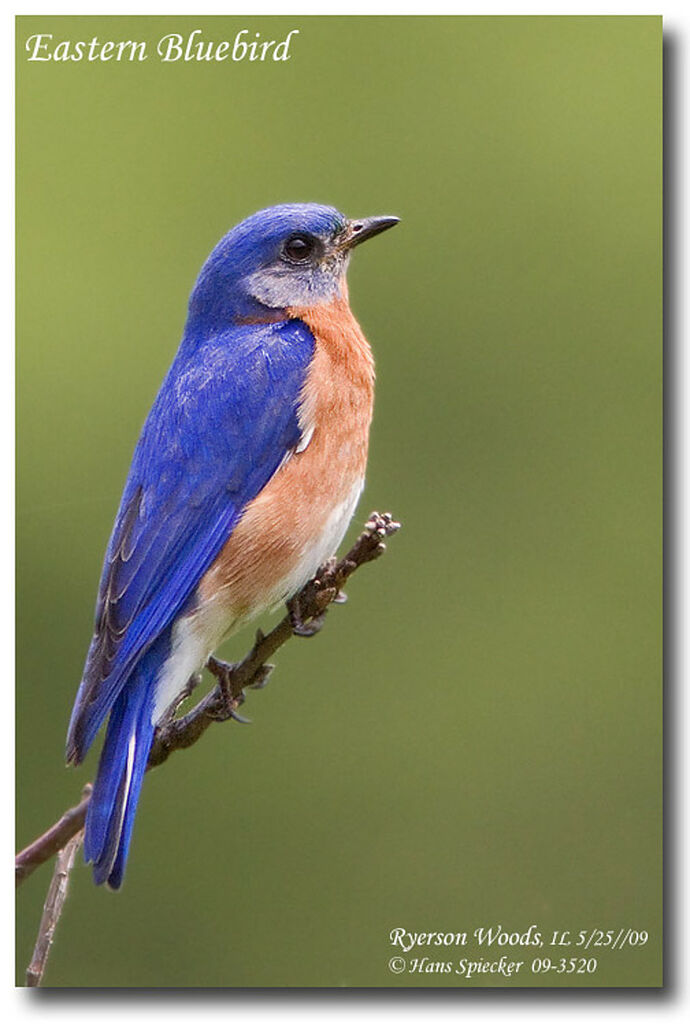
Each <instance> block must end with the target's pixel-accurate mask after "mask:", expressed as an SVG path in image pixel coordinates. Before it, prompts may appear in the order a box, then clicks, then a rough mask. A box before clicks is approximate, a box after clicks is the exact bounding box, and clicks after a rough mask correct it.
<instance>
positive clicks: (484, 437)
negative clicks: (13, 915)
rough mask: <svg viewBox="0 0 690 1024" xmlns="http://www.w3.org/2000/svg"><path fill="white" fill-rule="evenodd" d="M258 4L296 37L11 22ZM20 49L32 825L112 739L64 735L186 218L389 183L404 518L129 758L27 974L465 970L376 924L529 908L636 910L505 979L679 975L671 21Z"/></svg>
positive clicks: (179, 272)
mask: <svg viewBox="0 0 690 1024" xmlns="http://www.w3.org/2000/svg"><path fill="white" fill-rule="evenodd" d="M245 27H247V28H249V29H250V30H252V31H260V32H261V36H262V38H264V39H265V38H271V39H281V38H283V37H284V36H285V34H286V33H287V31H288V30H290V29H292V28H299V30H300V34H299V36H296V37H293V43H292V46H291V53H292V59H291V60H290V61H289V62H287V63H274V62H269V63H265V64H260V63H253V64H250V63H242V64H232V63H221V64H211V65H208V64H196V63H194V64H191V63H187V64H184V63H179V64H168V65H165V64H160V63H159V62H158V61H157V60H156V59H155V58H153V57H151V58H149V60H148V62H146V63H144V64H134V65H131V64H127V63H123V64H116V63H86V62H83V63H72V64H56V63H27V62H26V59H25V56H26V55H25V53H24V50H23V45H24V41H25V40H26V38H27V37H28V36H29V35H31V34H32V33H34V32H52V33H53V34H54V36H55V42H57V41H58V40H59V39H65V38H67V39H72V40H77V39H85V40H89V39H90V38H91V37H92V36H93V35H98V37H99V38H100V39H101V40H106V39H113V40H117V39H130V38H133V39H144V40H146V41H147V42H148V44H149V49H150V50H151V51H153V50H154V49H155V43H156V41H157V40H158V39H159V38H160V37H161V36H163V35H164V34H166V33H168V32H174V31H179V32H181V33H183V34H184V33H187V32H189V31H191V30H192V29H194V28H201V29H203V33H204V37H205V38H207V39H214V40H216V41H219V40H222V39H232V38H233V37H234V35H235V33H236V32H237V31H239V30H240V29H242V28H245ZM17 70H18V91H17V103H18V129H17V142H18V181H17V198H18V233H19V250H18V271H19V285H18V306H17V322H18V332H19V338H18V387H19V392H18V412H19V431H18V437H19V450H18V469H19V491H18V498H19V504H18V517H17V526H18V582H19V595H18V608H17V611H18V680H19V685H18V699H17V725H18V733H17V736H18V742H17V777H18V804H17V806H18V835H17V841H18V843H19V844H21V845H23V844H24V843H26V842H28V841H29V840H30V839H32V838H33V837H34V835H35V834H37V833H38V832H40V831H42V830H43V829H44V828H45V827H46V826H47V825H48V824H50V823H51V822H52V821H53V820H54V819H55V818H56V817H57V816H58V815H59V813H60V812H61V811H62V810H63V809H64V808H65V807H67V806H70V805H71V804H72V803H74V802H76V799H77V798H78V794H79V791H80V788H81V786H82V784H83V783H84V782H86V781H87V780H88V779H89V778H91V777H92V774H93V771H94V766H95V756H94V755H93V754H92V755H91V756H90V758H89V760H88V762H87V764H86V765H85V766H84V767H83V768H81V769H79V770H78V771H74V770H69V771H68V770H66V769H64V768H63V743H64V736H65V730H66V726H67V721H68V717H69V712H70V709H71V705H72V701H73V698H74V693H75V690H76V686H77V683H78V681H79V678H80V673H81V668H82V664H83V658H84V655H85V652H86V647H87V645H88V640H89V637H90V632H91V624H92V614H93V602H94V598H95V590H96V585H97V580H98V575H99V571H100V565H101V559H102V555H103V550H104V547H105V544H106V541H107V538H108V535H109V531H110V527H111V524H112V519H113V515H114V512H115V509H116V506H117V502H118V499H119V494H120V491H121V488H122V485H123V482H124V479H125V476H126V473H127V467H128V463H129V459H130V455H131V451H132V448H133V445H134V443H135V441H136V438H137V435H138V431H139V429H140V426H141V423H142V421H143V419H144V417H145V415H146V412H147V410H148V407H149V405H150V403H151V401H152V399H153V397H154V395H155V393H156V390H157V388H158V386H159V383H160V381H161V379H162V377H163V374H164V372H165V370H166V368H167V366H168V364H169V362H170V360H171V358H172V356H173V354H174V351H175V348H176V346H177V343H178V340H179V337H180V332H181V329H182V325H183V321H184V317H185V308H186V301H187V296H188V294H189V291H190V288H191V286H192V284H193V281H194V279H195V276H196V274H197V272H198V269H199V267H200V266H201V264H202V262H203V260H204V259H205V257H206V255H207V254H208V252H209V251H210V249H211V248H212V246H213V245H214V244H215V242H216V241H217V240H218V238H219V237H220V236H221V235H222V234H223V233H224V232H225V231H226V230H228V229H229V228H230V227H231V226H232V224H234V223H235V222H237V221H238V220H240V219H242V218H243V217H245V216H246V215H248V214H249V213H251V212H253V211H254V210H255V209H257V208H260V207H263V206H268V205H271V204H273V203H276V202H284V201H306V200H315V201H320V202H326V203H332V204H334V205H336V206H338V207H339V208H340V209H342V210H344V211H345V212H346V213H348V214H350V215H352V216H363V215H369V214H376V213H396V214H398V215H400V216H401V217H402V221H403V222H402V224H401V225H400V226H399V227H398V228H396V230H395V231H394V232H391V233H390V234H387V235H386V236H385V237H382V238H380V239H376V240H375V241H374V242H372V243H371V245H367V246H366V247H364V248H363V249H361V250H358V251H357V254H356V257H355V258H354V259H353V265H352V268H351V272H350V294H351V302H352V306H353V308H354V311H355V313H356V315H357V316H358V318H359V319H360V321H361V323H362V325H363V327H364V329H365V332H366V334H367V336H368V337H369V339H370V340H371V342H372V345H373V348H374V350H375V354H376V358H377V369H378V391H377V405H376V414H375V420H374V425H373V434H372V446H371V458H370V463H369V471H368V482H367V489H366V492H365V495H364V497H363V499H362V503H361V505H360V508H359V510H358V514H357V523H361V522H362V521H363V520H364V518H365V517H366V515H367V513H368V512H369V511H370V510H371V509H372V508H378V509H381V510H383V509H387V510H390V511H392V512H393V513H394V514H395V515H396V516H397V517H398V518H400V519H401V520H402V522H403V523H404V529H403V531H402V532H401V533H400V534H399V536H398V537H396V538H395V539H394V540H393V541H391V543H390V550H389V554H388V555H387V556H386V558H385V559H384V560H383V561H381V562H380V563H378V564H377V565H376V566H372V567H368V568H365V569H364V570H362V572H361V573H360V574H358V575H357V577H356V578H355V579H354V580H353V581H352V583H351V585H350V588H349V591H350V603H349V604H348V605H347V606H346V607H344V608H335V609H333V610H332V611H331V613H330V615H329V621H328V625H327V628H326V629H325V630H324V632H323V633H322V634H321V635H320V636H319V637H318V638H316V639H314V640H312V641H310V642H307V641H302V640H295V641H293V642H292V643H290V644H289V645H288V646H287V647H286V648H284V649H283V650H282V651H281V652H280V653H279V655H278V658H277V661H278V668H277V670H276V672H275V673H274V676H273V677H272V680H271V683H270V685H269V687H268V688H267V689H266V690H265V691H263V692H261V693H253V694H252V695H251V697H250V699H249V701H248V702H247V705H245V710H246V712H247V714H249V715H250V716H251V717H252V718H253V719H254V724H253V725H252V726H251V727H250V728H239V727H238V726H236V725H229V726H222V727H215V728H213V729H212V730H210V732H209V733H208V734H207V735H206V736H205V738H204V740H203V742H201V743H199V744H198V745H197V746H196V747H195V748H194V749H193V750H191V751H187V752H183V753H178V754H176V755H175V756H174V757H173V758H172V759H171V760H170V761H169V762H168V763H167V764H166V765H165V767H163V768H160V769H159V770H157V771H155V772H154V773H152V774H151V775H150V776H149V777H148V778H147V781H146V783H145V786H144V790H143V795H142V800H141V805H140V811H139V816H138V820H137V826H136V830H135V837H134V842H133V849H132V856H131V860H130V865H129V871H128V876H127V879H126V884H125V886H124V888H123V890H122V892H121V893H120V894H119V895H116V896H113V895H111V894H110V893H108V892H106V891H104V890H102V889H96V888H95V887H94V886H93V885H92V883H91V880H90V873H89V871H87V869H85V868H84V866H83V865H82V864H81V862H80V863H79V866H78V867H77V869H76V870H75V872H74V875H73V881H72V889H71V894H70V898H69V902H68V905H67V907H66V911H65V913H64V916H63V919H62V921H61V923H60V927H59V932H58V936H57V941H56V944H55V947H54V951H53V954H52V958H51V961H50V964H49V968H48V973H47V976H46V983H47V984H49V985H56V986H81V985H87V986H94V985H113V986H128V985H131V986H159V985H160V986H163V985H166V986H167V985H179V986H225V985H228V986H253V985H257V986H284V985H290V986H340V985H346V986H392V987H396V988H397V987H401V986H406V985H409V986H413V985H448V984H451V985H453V984H458V985H463V984H466V982H465V981H464V980H463V979H461V978H459V977H454V976H451V977H448V976H444V975H426V976H425V975H412V974H404V975H401V976H399V977H397V976H394V975H393V974H391V973H390V971H389V970H388V966H387V965H388V959H389V957H390V956H391V955H392V954H393V953H395V952H398V953H400V952H401V951H400V950H394V949H393V948H392V947H391V946H390V945H389V941H388V934H389V931H390V929H391V928H393V927H397V926H401V927H405V928H407V929H410V930H413V931H419V932H421V931H432V930H434V931H459V930H467V931H472V930H473V929H474V928H476V927H478V926H481V925H484V926H489V925H496V924H501V925H503V926H504V927H505V928H506V929H508V930H513V929H524V928H527V927H528V926H529V925H530V924H531V923H533V922H534V923H536V924H537V925H538V927H539V928H540V929H541V930H542V931H543V932H544V933H549V934H550V932H551V931H552V930H553V929H571V930H573V931H576V930H578V929H580V928H591V927H600V928H603V929H609V928H612V929H616V930H617V929H619V928H620V927H622V926H624V927H628V926H631V927H633V928H637V929H646V930H647V931H649V933H650V936H651V938H650V941H649V943H648V944H647V946H646V947H645V948H643V949H637V950H632V951H630V950H626V951H621V952H615V953H611V952H609V953H600V956H599V962H600V966H599V970H598V972H597V974H596V975H594V976H575V977H574V978H573V977H569V978H567V977H558V976H555V975H550V976H546V977H545V976H543V975H532V974H530V973H525V971H524V970H523V972H522V973H521V974H520V975H519V976H518V978H517V979H514V980H513V981H511V982H509V984H511V985H516V984H517V985H520V984H522V985H540V984H543V985H559V984H571V983H572V984H582V985H585V984H589V985H591V984H594V985H640V986H652V985H658V984H660V981H661V894H660V881H661V594H662V589H661V568H662V564H661V21H660V19H658V18H517V19H511V18H457V19H454V18H311V19H310V18H298V17H294V18H292V17H291V18H286V19H275V18H274V19H270V18H208V17H207V18H201V17H200V18H181V17H174V18H172V17H170V18H148V17H146V18H144V17H142V18H134V17H130V18H101V17H99V18H51V17H41V18H35V17H25V18H20V19H19V21H18V57H17ZM354 531H355V526H354V525H353V528H352V531H351V534H350V536H352V535H353V534H354ZM249 641H250V634H249V633H247V634H245V635H243V636H240V637H237V638H235V640H234V641H233V642H231V644H230V645H229V647H228V649H227V651H226V653H227V654H229V655H230V656H232V654H233V652H234V653H235V654H236V655H237V654H239V653H241V652H242V651H243V650H244V649H245V648H246V647H247V645H248V643H249ZM49 877H50V869H49V868H48V867H47V866H44V867H43V868H42V869H41V870H40V871H39V872H37V873H36V874H35V875H34V876H33V877H32V878H31V879H30V880H29V881H28V882H26V883H25V885H24V886H23V888H22V889H21V890H20V892H19V897H18V941H17V957H18V974H17V977H18V982H19V983H20V984H21V983H22V982H23V971H24V968H25V966H26V964H27V962H28V960H29V956H30V952H31V948H32V944H33V940H34V938H35V934H36V929H37V925H38V920H39V916H40V910H41V906H42V901H43V898H44V895H45V890H46V887H47V884H48V880H49ZM468 951H469V952H472V950H468ZM419 952H420V955H423V954H424V953H428V954H429V955H431V956H432V958H433V959H441V960H450V959H452V956H453V954H452V952H448V953H447V952H445V951H443V950H441V951H439V950H434V949H433V948H432V949H431V950H421V951H419ZM474 952H479V953H480V954H481V955H485V956H489V955H491V956H493V953H491V954H489V953H488V952H487V950H486V949H483V950H479V951H478V950H477V949H476V947H475V949H474ZM548 952H550V951H549V950H548V949H544V950H543V951H541V954H542V955H543V954H546V953H548ZM571 952H572V950H571ZM410 958H411V957H410ZM517 958H518V959H524V958H525V957H524V952H523V951H520V950H518V954H517ZM527 959H528V961H529V960H530V959H531V953H530V954H529V955H528V958H527ZM476 983H477V984H480V985H481V984H486V983H487V982H486V976H483V977H481V976H480V978H479V980H478V981H477V982H476ZM489 983H490V984H496V985H498V984H501V983H504V984H505V983H506V982H505V981H503V982H502V979H501V978H498V977H496V976H495V975H492V976H490V981H489Z"/></svg>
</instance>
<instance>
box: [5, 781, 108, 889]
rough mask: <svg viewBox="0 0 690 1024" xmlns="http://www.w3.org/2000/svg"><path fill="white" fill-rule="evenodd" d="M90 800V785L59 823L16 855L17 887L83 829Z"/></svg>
mask: <svg viewBox="0 0 690 1024" xmlns="http://www.w3.org/2000/svg"><path fill="white" fill-rule="evenodd" d="M90 799H91V785H88V786H85V787H84V796H83V798H82V801H81V803H79V804H77V806H76V807H70V809H69V810H68V811H65V813H64V814H63V815H62V817H61V818H60V820H59V821H56V822H55V824H54V825H53V826H52V827H51V828H49V829H48V831H47V832H44V833H43V835H42V836H39V837H38V839H36V840H34V842H33V843H31V844H30V845H29V846H27V847H26V848H25V849H23V850H22V852H21V853H18V854H17V856H16V857H15V861H14V874H15V881H16V884H17V885H19V884H20V883H21V882H23V881H24V879H25V878H28V877H29V875H30V874H31V873H32V872H33V871H35V870H36V868H37V867H40V865H41V864H43V863H44V862H45V861H47V860H50V858H51V857H52V856H54V855H55V854H56V853H58V852H59V851H60V850H61V849H62V848H63V846H64V845H65V843H67V842H69V840H70V839H71V838H72V836H73V835H74V834H75V832H78V831H79V829H80V828H83V827H84V821H85V820H86V808H87V807H88V806H89V800H90Z"/></svg>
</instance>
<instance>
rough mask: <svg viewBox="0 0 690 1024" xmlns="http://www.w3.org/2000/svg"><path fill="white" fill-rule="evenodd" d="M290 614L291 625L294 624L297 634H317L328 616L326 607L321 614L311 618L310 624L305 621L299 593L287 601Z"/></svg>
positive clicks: (293, 630)
mask: <svg viewBox="0 0 690 1024" xmlns="http://www.w3.org/2000/svg"><path fill="white" fill-rule="evenodd" d="M287 610H288V615H289V616H290V625H291V626H292V632H293V633H294V634H295V636H307V637H308V636H316V634H317V633H318V632H319V630H320V629H321V627H322V626H323V624H324V620H325V618H326V609H325V608H324V610H323V611H322V612H321V614H320V615H315V616H314V617H313V618H312V619H310V621H309V624H308V625H307V623H305V621H304V619H303V618H302V607H301V604H300V599H299V594H295V596H294V597H291V598H290V600H289V601H288V602H287Z"/></svg>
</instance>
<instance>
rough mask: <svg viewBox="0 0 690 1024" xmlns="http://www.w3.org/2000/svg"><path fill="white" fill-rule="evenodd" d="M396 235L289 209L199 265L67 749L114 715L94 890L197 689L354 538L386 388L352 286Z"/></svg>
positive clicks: (97, 800) (116, 540) (226, 241)
mask: <svg viewBox="0 0 690 1024" xmlns="http://www.w3.org/2000/svg"><path fill="white" fill-rule="evenodd" d="M396 223H397V217H369V218H365V219H363V220H348V219H347V218H346V217H344V216H343V215H342V214H341V213H339V212H338V211H337V210H335V209H333V208H332V207H330V206H318V205H315V204H311V203H309V204H289V205H284V206H274V207H271V208H270V209H267V210H262V211H260V212H259V213H256V214H254V215H253V216H251V217H249V218H248V219H247V220H245V221H243V222H242V223H241V224H238V225H237V226H236V227H234V228H233V229H232V230H231V231H230V232H229V233H228V234H227V235H226V236H225V237H224V238H223V239H222V240H221V241H220V242H219V243H218V245H217V246H216V248H215V249H214V250H213V252H212V253H211V255H210V256H209V258H208V260H207V261H206V263H205V264H204V266H203V267H202V270H201V273H200V275H199V278H198V280H197V282H196V284H195V286H194V289H193V291H192V294H191V298H190V301H189V311H188V316H187V322H186V325H185V329H184V334H183V337H182V342H181V344H180V347H179V349H178V352H177V355H176V356H175V359H174V361H173V363H172V366H171V367H170V369H169V371H168V374H167V376H166V377H165V380H164V381H163V384H162V387H161V389H160V392H159V393H158V397H157V398H156V400H155V402H154V404H153V407H152V409H151V411H150V413H149V415H148V418H147V420H146V423H145V424H144V427H143V430H142V432H141V436H140V438H139V441H138V443H137V446H136V449H135V452H134V456H133V458H132V464H131V467H130V470H129V475H128V477H127V482H126V484H125V488H124V492H123V495H122V499H121V502H120V507H119V510H118V513H117V518H116V520H115V525H114V527H113V532H112V535H111V538H110V542H109V544H108V549H107V551H106V555H105V562H104V565H103V571H102V574H101V581H100V587H99V592H98V600H97V604H96V613H95V627H94V634H93V638H92V640H91V645H90V647H89V651H88V655H87V659H86V665H85V667H84V675H83V678H82V681H81V684H80V686H79V691H78V693H77V697H76V701H75V704H74V709H73V711H72V718H71V721H70V725H69V732H68V736H67V761H68V763H72V764H79V763H80V762H81V761H82V760H83V758H84V756H85V754H86V752H87V750H88V748H89V746H90V745H91V743H92V742H93V740H94V738H95V736H96V733H97V732H98V730H99V728H100V726H101V725H102V723H103V721H104V719H105V717H106V715H108V714H109V715H110V717H109V720H108V727H107V731H106V736H105V742H104V745H103V750H102V753H101V758H100V763H99V766H98V774H97V776H96V781H95V784H94V789H93V794H92V797H91V801H90V804H89V809H88V814H87V818H86V834H85V838H84V851H85V856H86V860H87V861H92V862H93V865H94V867H93V874H94V880H95V882H96V883H97V884H101V883H102V882H107V884H108V885H109V886H110V887H111V888H113V889H118V888H119V887H120V885H121V884H122V878H123V873H124V869H125V862H126V860H127V852H128V849H129V844H130V839H131V836H132V826H133V823H134V816H135V813H136V807H137V801H138V798H139V793H140V790H141V784H142V780H143V776H144V771H145V769H146V763H147V760H148V756H149V751H150V749H151V744H152V742H153V738H154V732H155V729H156V726H157V725H158V723H160V722H161V720H162V719H163V718H164V717H165V715H166V713H167V712H168V711H169V710H170V709H172V708H174V706H175V705H176V702H177V701H178V700H179V698H180V695H181V694H182V692H183V691H184V689H185V686H186V684H187V683H188V681H189V679H190V677H191V676H192V675H194V674H195V673H197V672H199V671H200V670H201V669H202V668H203V666H204V665H205V664H206V662H207V661H208V658H209V657H210V655H211V654H212V652H213V651H214V650H215V649H216V648H217V647H218V646H219V644H220V643H221V642H222V641H223V640H225V638H226V637H228V636H229V635H230V634H231V633H234V632H235V631H236V630H238V629H239V628H240V627H241V626H243V625H244V624H245V623H247V622H248V621H249V620H250V619H251V618H253V617H254V616H256V615H258V614H260V613H261V612H263V611H265V610H267V609H270V608H273V607H275V606H277V605H279V604H280V603H281V602H283V601H287V600H289V599H290V598H291V597H292V596H293V595H294V594H296V593H297V592H298V591H299V590H300V588H301V587H302V586H303V585H304V584H305V583H306V582H307V580H309V579H310V578H311V577H312V576H313V575H314V573H315V572H316V570H317V569H318V568H319V566H320V565H321V564H322V563H323V562H324V561H325V560H326V559H327V558H329V557H330V556H331V555H332V554H333V553H334V552H335V550H336V548H337V547H338V545H339V544H340V541H341V540H342V538H343V536H344V534H345V531H346V529H347V526H348V524H349V522H350V519H351V518H352V515H353V512H354V510H355V506H356V504H357V501H358V499H359V496H360V494H361V491H362V487H363V483H364V471H365V466H366V458H367V446H368V436H369V424H370V421H371V414H372V403H373V390H374V363H373V358H372V354H371V349H370V348H369V345H368V343H367V341H366V339H365V337H364V335H363V334H362V331H361V330H360V327H359V325H358V324H357V321H356V320H355V318H354V317H353V315H352V313H351V311H350V308H349V305H348V298H347V285H346V282H345V273H346V270H347V265H348V262H349V257H350V252H351V251H352V249H353V248H354V246H356V245H359V243H360V242H363V241H364V240H365V239H367V238H371V237H372V236H373V235H377V234H379V233H380V232H381V231H385V230H387V229H388V228H390V227H392V226H393V225H394V224H396Z"/></svg>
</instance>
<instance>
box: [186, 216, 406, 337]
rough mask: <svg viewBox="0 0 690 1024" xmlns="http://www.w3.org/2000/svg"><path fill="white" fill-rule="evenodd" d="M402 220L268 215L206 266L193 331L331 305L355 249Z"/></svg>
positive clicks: (248, 225) (239, 230)
mask: <svg viewBox="0 0 690 1024" xmlns="http://www.w3.org/2000/svg"><path fill="white" fill-rule="evenodd" d="M397 222H398V218H397V217H367V218H364V219H360V220H348V219H347V217H345V216H344V215H343V214H342V213H339V212H338V210H336V209H334V208H333V207H332V206H319V205H317V204H316V203H290V204H286V205H284V206H271V207H269V208H268V209H266V210H260V211H259V212H258V213H255V214H253V215H252V216H251V217H248V218H247V219H246V220H243V221H242V222H241V223H240V224H238V225H237V226H236V227H234V228H233V229H232V231H230V232H228V234H227V235H226V236H225V237H224V238H223V239H221V241H220V242H219V243H218V245H217V246H216V247H215V249H214V250H213V252H212V253H211V255H210V256H209V258H208V259H207V261H206V263H205V264H204V266H203V267H202V270H201V273H200V274H199V278H198V280H197V282H196V285H195V287H194V290H193V292H192V295H191V299H190V303H189V318H190V325H193V326H204V327H207V328H211V329H218V328H222V327H224V326H228V325H229V324H231V323H237V322H240V321H247V320H280V319H282V318H283V317H285V316H286V315H287V314H286V310H288V309H289V308H291V307H305V306H314V305H317V304H320V303H324V302H330V301H332V300H333V299H334V298H335V297H336V296H337V295H338V294H340V293H341V290H342V286H343V281H344V276H345V272H346V270H347V265H348V262H349V258H350V252H351V251H352V249H353V248H354V246H355V245H358V244H359V243H360V242H363V241H364V240H365V239H367V238H372V237H373V236H374V235H377V234H379V233H380V232H381V231H385V230H386V229H387V228H390V227H393V225H394V224H397Z"/></svg>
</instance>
